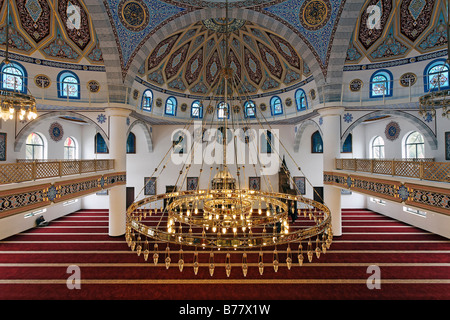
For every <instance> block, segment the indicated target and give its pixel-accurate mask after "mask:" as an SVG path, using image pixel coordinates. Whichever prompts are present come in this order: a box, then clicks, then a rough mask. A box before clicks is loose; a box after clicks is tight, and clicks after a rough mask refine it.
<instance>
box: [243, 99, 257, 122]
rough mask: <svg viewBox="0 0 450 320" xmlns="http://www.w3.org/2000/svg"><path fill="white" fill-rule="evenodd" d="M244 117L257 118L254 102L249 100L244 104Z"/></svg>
mask: <svg viewBox="0 0 450 320" xmlns="http://www.w3.org/2000/svg"><path fill="white" fill-rule="evenodd" d="M244 116H245V117H246V118H255V117H256V105H255V103H254V102H253V101H251V100H249V101H246V102H245V103H244Z"/></svg>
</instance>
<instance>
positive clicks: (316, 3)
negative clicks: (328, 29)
mask: <svg viewBox="0 0 450 320" xmlns="http://www.w3.org/2000/svg"><path fill="white" fill-rule="evenodd" d="M330 16H331V4H330V1H329V0H311V1H305V2H304V3H303V5H302V7H301V8H300V21H301V22H302V25H303V27H305V28H306V29H308V30H318V29H320V28H322V27H323V26H325V25H326V24H327V22H328V20H329V19H330Z"/></svg>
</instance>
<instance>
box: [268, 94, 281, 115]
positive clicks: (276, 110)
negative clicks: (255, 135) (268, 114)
mask: <svg viewBox="0 0 450 320" xmlns="http://www.w3.org/2000/svg"><path fill="white" fill-rule="evenodd" d="M270 108H271V110H272V115H274V116H276V115H279V114H282V113H283V104H282V103H281V99H280V98H279V97H272V99H270Z"/></svg>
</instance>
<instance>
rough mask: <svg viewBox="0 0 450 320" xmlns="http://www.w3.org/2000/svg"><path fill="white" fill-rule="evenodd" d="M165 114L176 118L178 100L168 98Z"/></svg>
mask: <svg viewBox="0 0 450 320" xmlns="http://www.w3.org/2000/svg"><path fill="white" fill-rule="evenodd" d="M164 113H165V114H167V115H170V116H175V115H176V114H177V99H175V97H169V98H167V100H166V108H165V111H164Z"/></svg>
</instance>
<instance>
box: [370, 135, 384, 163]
mask: <svg viewBox="0 0 450 320" xmlns="http://www.w3.org/2000/svg"><path fill="white" fill-rule="evenodd" d="M370 150H371V156H372V158H373V159H384V140H383V138H382V137H380V136H376V137H375V138H373V139H372V143H371V146H370Z"/></svg>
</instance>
